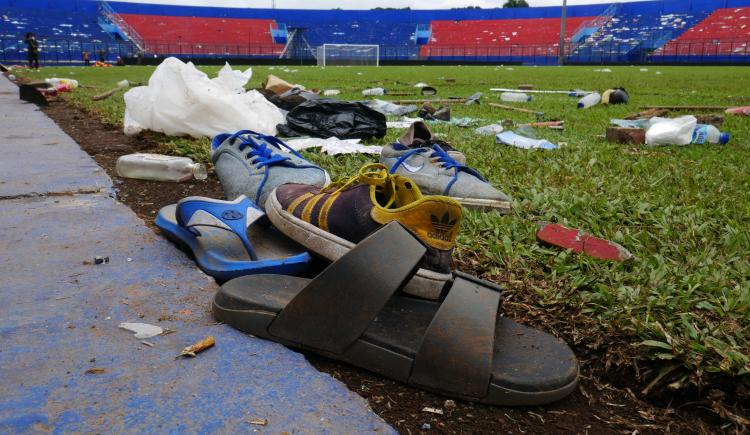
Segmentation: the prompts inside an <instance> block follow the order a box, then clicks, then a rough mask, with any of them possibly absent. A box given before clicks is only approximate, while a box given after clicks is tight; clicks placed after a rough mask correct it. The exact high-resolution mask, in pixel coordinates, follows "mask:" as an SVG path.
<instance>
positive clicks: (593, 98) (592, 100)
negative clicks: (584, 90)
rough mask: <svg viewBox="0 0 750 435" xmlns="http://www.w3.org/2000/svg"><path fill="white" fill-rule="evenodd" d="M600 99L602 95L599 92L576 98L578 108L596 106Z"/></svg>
mask: <svg viewBox="0 0 750 435" xmlns="http://www.w3.org/2000/svg"><path fill="white" fill-rule="evenodd" d="M600 101H602V96H601V95H600V94H599V92H594V93H591V94H588V95H586V96H585V97H583V98H581V99H580V100H578V108H579V109H588V108H589V107H591V106H596V105H597V104H599V102H600Z"/></svg>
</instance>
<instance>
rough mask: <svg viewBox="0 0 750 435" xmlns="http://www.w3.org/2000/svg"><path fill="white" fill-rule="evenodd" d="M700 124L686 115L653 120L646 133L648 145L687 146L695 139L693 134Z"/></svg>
mask: <svg viewBox="0 0 750 435" xmlns="http://www.w3.org/2000/svg"><path fill="white" fill-rule="evenodd" d="M697 124H698V120H697V119H696V118H695V116H692V115H686V116H680V117H679V118H674V119H669V118H651V120H650V121H649V128H648V131H646V144H648V145H687V144H689V143H690V141H691V140H692V139H693V132H694V131H695V127H696V125H697Z"/></svg>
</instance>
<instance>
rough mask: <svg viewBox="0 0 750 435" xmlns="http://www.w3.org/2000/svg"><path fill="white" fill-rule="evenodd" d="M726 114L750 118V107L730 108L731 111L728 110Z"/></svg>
mask: <svg viewBox="0 0 750 435" xmlns="http://www.w3.org/2000/svg"><path fill="white" fill-rule="evenodd" d="M726 113H727V114H729V115H744V116H750V106H744V107H730V108H729V109H727V110H726Z"/></svg>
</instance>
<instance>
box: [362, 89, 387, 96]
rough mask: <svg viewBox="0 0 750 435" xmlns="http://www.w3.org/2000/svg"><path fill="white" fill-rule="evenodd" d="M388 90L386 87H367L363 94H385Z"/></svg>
mask: <svg viewBox="0 0 750 435" xmlns="http://www.w3.org/2000/svg"><path fill="white" fill-rule="evenodd" d="M387 93H388V91H387V90H386V89H385V88H370V89H365V90H364V91H362V95H364V96H369V95H385V94H387Z"/></svg>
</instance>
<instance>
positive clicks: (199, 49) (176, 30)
mask: <svg viewBox="0 0 750 435" xmlns="http://www.w3.org/2000/svg"><path fill="white" fill-rule="evenodd" d="M120 16H121V17H122V18H123V19H124V20H125V21H126V22H127V23H128V24H129V25H130V26H132V27H133V28H135V30H136V31H137V32H138V33H139V34H140V35H141V37H142V38H143V39H144V40H145V41H146V45H147V48H148V50H149V51H151V52H156V53H162V54H175V52H176V51H177V52H191V53H203V54H231V55H266V54H278V53H280V52H281V50H282V49H283V48H284V46H283V45H281V44H274V43H273V39H272V37H271V30H270V29H271V24H274V23H275V21H274V20H268V19H237V18H202V17H175V16H160V15H137V14H120ZM188 50H189V51H188Z"/></svg>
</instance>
